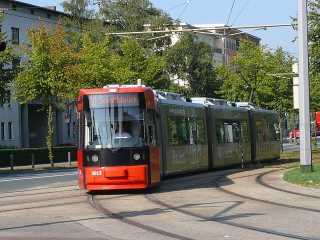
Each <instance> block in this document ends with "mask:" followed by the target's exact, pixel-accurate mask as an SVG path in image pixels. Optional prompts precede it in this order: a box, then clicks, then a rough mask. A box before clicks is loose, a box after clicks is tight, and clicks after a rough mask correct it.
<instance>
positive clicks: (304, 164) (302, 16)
mask: <svg viewBox="0 0 320 240" xmlns="http://www.w3.org/2000/svg"><path fill="white" fill-rule="evenodd" d="M307 12H308V10H307V0H298V45H299V85H300V89H299V100H300V101H299V128H300V168H301V170H302V171H305V172H309V171H312V157H311V136H310V102H309V101H310V90H309V56H308V20H307Z"/></svg>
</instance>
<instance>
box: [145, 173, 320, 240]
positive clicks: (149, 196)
mask: <svg viewBox="0 0 320 240" xmlns="http://www.w3.org/2000/svg"><path fill="white" fill-rule="evenodd" d="M280 170H283V169H280V168H279V169H276V170H272V171H268V172H265V173H262V174H251V175H245V176H240V177H235V178H231V180H232V179H238V178H245V177H251V176H256V179H259V178H261V176H264V175H266V174H270V173H271V172H275V171H280ZM225 177H226V175H223V176H217V178H216V179H215V180H214V181H213V183H214V185H215V187H216V189H217V190H219V191H221V192H223V193H226V194H228V195H233V196H237V197H240V198H242V199H246V200H251V201H258V202H262V203H266V204H272V205H276V206H280V207H286V208H292V209H299V210H304V211H312V212H320V210H318V209H311V208H304V207H298V206H293V205H288V204H281V203H277V202H272V201H268V200H263V199H257V198H253V197H248V196H244V195H241V194H238V193H234V192H232V191H230V190H226V189H223V188H222V187H221V186H220V185H221V183H223V181H222V182H221V179H223V178H225ZM210 182H211V183H212V180H210V181H208V182H205V183H203V184H209V183H210ZM160 193H161V192H160ZM290 193H291V194H293V192H290ZM156 194H157V193H151V194H145V195H144V197H145V198H146V199H147V200H149V201H150V202H152V203H154V204H157V205H158V206H160V207H163V208H166V209H167V210H171V211H175V212H179V213H181V214H184V215H187V216H191V217H195V218H198V219H201V220H205V221H211V222H218V223H220V224H223V225H228V226H232V227H237V228H241V229H245V230H251V231H255V232H259V233H265V234H269V235H274V236H279V237H286V238H290V239H300V240H320V238H313V237H307V236H303V235H297V234H291V233H286V232H281V231H275V230H271V229H266V228H261V227H256V226H251V225H248V224H242V223H236V222H233V221H230V220H224V219H222V218H220V217H216V218H215V217H213V218H212V217H206V216H203V215H201V214H198V213H195V212H192V211H189V210H186V209H183V207H180V206H174V205H171V204H168V203H167V202H164V201H162V200H160V199H159V198H156V197H155V195H156ZM307 197H310V196H309V195H307Z"/></svg>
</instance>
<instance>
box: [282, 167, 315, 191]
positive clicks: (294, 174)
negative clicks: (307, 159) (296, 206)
mask: <svg viewBox="0 0 320 240" xmlns="http://www.w3.org/2000/svg"><path fill="white" fill-rule="evenodd" d="M283 178H284V180H285V181H287V182H290V183H294V184H298V185H302V186H307V187H319V186H320V166H319V164H316V165H315V166H313V171H312V172H310V173H303V172H302V171H301V169H300V168H295V169H291V170H289V171H287V172H285V174H284V176H283Z"/></svg>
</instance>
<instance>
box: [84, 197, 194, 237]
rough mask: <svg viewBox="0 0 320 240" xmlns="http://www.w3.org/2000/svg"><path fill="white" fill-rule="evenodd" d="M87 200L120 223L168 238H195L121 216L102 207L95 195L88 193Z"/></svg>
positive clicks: (99, 210)
mask: <svg viewBox="0 0 320 240" xmlns="http://www.w3.org/2000/svg"><path fill="white" fill-rule="evenodd" d="M88 202H89V204H90V205H91V206H92V207H93V208H94V209H96V210H97V211H98V212H100V213H102V214H103V215H105V216H106V217H110V218H113V219H116V220H118V221H120V222H122V223H125V224H128V225H131V226H134V227H137V228H140V229H142V230H145V231H147V232H151V233H155V234H158V235H161V236H165V237H169V238H173V239H178V240H195V239H194V238H190V237H187V236H183V235H180V234H176V233H172V232H168V231H165V230H162V229H160V228H156V227H152V226H149V225H146V224H143V223H140V222H138V221H135V220H132V219H128V218H126V217H124V216H122V215H121V214H118V213H116V212H114V211H112V210H110V209H108V208H106V207H104V206H103V205H102V204H100V203H99V201H98V200H97V199H96V197H95V195H88Z"/></svg>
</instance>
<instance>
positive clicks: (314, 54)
mask: <svg viewBox="0 0 320 240" xmlns="http://www.w3.org/2000/svg"><path fill="white" fill-rule="evenodd" d="M308 5H309V17H308V21H309V41H310V44H309V53H310V61H309V63H310V75H309V76H310V97H311V109H312V110H313V111H318V110H319V108H320V70H319V69H320V25H319V23H320V1H319V0H311V1H309V3H308Z"/></svg>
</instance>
